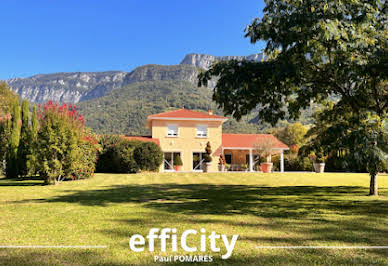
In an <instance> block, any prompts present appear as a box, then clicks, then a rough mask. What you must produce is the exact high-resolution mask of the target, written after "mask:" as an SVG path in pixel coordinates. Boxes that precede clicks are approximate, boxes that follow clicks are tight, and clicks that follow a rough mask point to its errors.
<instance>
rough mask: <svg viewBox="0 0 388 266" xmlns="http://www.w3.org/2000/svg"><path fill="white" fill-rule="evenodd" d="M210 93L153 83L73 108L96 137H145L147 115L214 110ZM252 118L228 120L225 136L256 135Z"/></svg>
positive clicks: (185, 84) (171, 83)
mask: <svg viewBox="0 0 388 266" xmlns="http://www.w3.org/2000/svg"><path fill="white" fill-rule="evenodd" d="M211 96H212V92H211V90H209V89H207V88H198V87H197V86H195V85H194V84H192V83H190V82H187V81H174V80H156V81H143V82H136V83H132V84H130V85H127V86H124V87H123V88H121V89H116V90H114V91H111V92H110V93H108V94H106V95H105V96H103V97H99V98H95V99H90V100H86V101H82V102H80V103H79V104H77V108H78V110H79V112H80V113H81V114H83V116H84V117H85V120H86V122H87V126H89V127H91V128H92V129H93V130H94V131H95V132H98V133H114V134H129V135H147V134H149V131H148V130H147V129H146V128H145V121H146V119H147V116H148V115H151V114H155V113H160V112H165V111H169V110H174V109H176V108H181V107H182V106H185V108H188V109H191V110H198V111H207V110H209V109H212V110H214V111H215V113H216V114H219V115H221V114H222V113H221V112H220V111H219V110H217V108H216V105H215V103H214V102H213V101H212V100H211ZM254 117H255V114H254V113H253V114H252V115H250V116H248V117H246V118H244V120H243V121H240V122H237V121H235V120H234V119H230V120H229V121H227V122H226V123H225V124H224V131H225V132H240V133H256V132H258V131H260V129H262V128H260V127H259V126H258V125H257V123H250V122H249V121H250V120H253V119H254Z"/></svg>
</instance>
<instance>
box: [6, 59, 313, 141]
mask: <svg viewBox="0 0 388 266" xmlns="http://www.w3.org/2000/svg"><path fill="white" fill-rule="evenodd" d="M262 58H263V55H261V54H256V55H250V56H221V57H219V56H212V55H204V54H188V55H186V56H185V58H184V59H183V60H182V61H181V63H180V64H178V65H144V66H140V67H137V68H135V69H134V70H133V71H131V72H124V71H106V72H75V73H55V74H40V75H35V76H32V77H29V78H16V79H9V80H6V82H7V83H8V84H9V86H10V87H11V89H12V90H13V91H15V92H17V93H18V94H19V95H20V96H21V97H22V98H25V99H28V100H30V101H31V102H35V103H42V102H47V101H48V100H53V101H56V102H68V103H70V102H71V103H77V106H78V108H79V111H80V112H81V113H82V114H83V115H84V117H85V119H86V123H87V126H88V127H91V128H92V129H93V130H94V131H95V132H96V133H114V134H134V135H144V134H148V133H149V132H148V130H147V129H146V128H145V125H144V122H145V120H146V118H147V116H148V115H150V114H154V113H159V112H164V111H168V110H172V109H176V108H180V107H182V106H183V105H184V106H185V107H186V108H189V109H192V110H199V111H207V110H209V109H212V110H214V112H215V113H216V114H220V115H221V114H222V112H221V111H220V110H218V109H217V108H216V105H215V103H214V102H213V101H212V90H211V89H209V88H203V87H200V88H199V87H198V86H197V75H198V73H199V72H200V71H203V70H206V69H208V68H209V66H210V65H211V64H212V63H214V62H216V61H218V60H229V59H236V60H256V61H257V60H262ZM214 85H215V81H213V82H212V83H210V86H209V87H210V88H211V87H214ZM311 112H312V110H308V111H306V112H303V113H302V118H301V120H302V122H303V121H304V122H309V121H310V120H311ZM257 114H258V111H257V110H255V111H253V112H252V113H251V114H249V115H248V116H245V117H244V118H243V119H242V120H241V121H238V122H237V121H236V120H234V119H229V120H228V121H227V122H226V123H225V124H224V126H223V128H224V129H223V130H224V132H234V133H257V132H261V131H263V130H266V129H268V128H269V126H268V125H265V124H262V123H260V121H259V120H258V118H257Z"/></svg>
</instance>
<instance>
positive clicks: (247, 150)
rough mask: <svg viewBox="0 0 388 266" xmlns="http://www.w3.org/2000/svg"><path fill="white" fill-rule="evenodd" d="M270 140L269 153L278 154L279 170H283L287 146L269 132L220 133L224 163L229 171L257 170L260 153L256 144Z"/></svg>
mask: <svg viewBox="0 0 388 266" xmlns="http://www.w3.org/2000/svg"><path fill="white" fill-rule="evenodd" d="M264 142H270V143H271V145H272V149H271V154H270V155H269V158H268V159H270V160H271V159H272V158H271V157H272V156H273V155H280V167H279V169H280V172H284V151H285V150H288V149H289V148H288V146H287V145H286V144H284V143H283V142H281V141H280V140H278V139H277V138H276V137H275V136H273V135H270V134H222V154H223V155H224V156H225V160H226V163H227V164H229V165H230V166H231V171H246V170H247V171H249V172H255V171H259V165H260V162H259V161H260V155H259V154H258V152H257V149H256V147H257V145H260V144H261V143H264Z"/></svg>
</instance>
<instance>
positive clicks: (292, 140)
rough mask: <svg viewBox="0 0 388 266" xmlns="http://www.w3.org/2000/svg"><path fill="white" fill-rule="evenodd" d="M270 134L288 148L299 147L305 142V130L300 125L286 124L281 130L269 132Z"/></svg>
mask: <svg viewBox="0 0 388 266" xmlns="http://www.w3.org/2000/svg"><path fill="white" fill-rule="evenodd" d="M270 133H271V134H273V135H275V136H276V137H277V138H278V139H279V140H281V141H282V142H284V143H285V144H287V145H288V146H292V145H297V146H298V147H299V146H301V145H302V144H304V142H305V135H306V133H307V128H306V127H305V126H303V125H302V124H301V123H293V124H287V125H286V126H285V127H282V128H278V129H275V130H270Z"/></svg>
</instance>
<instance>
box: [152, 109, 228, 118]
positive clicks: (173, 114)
mask: <svg viewBox="0 0 388 266" xmlns="http://www.w3.org/2000/svg"><path fill="white" fill-rule="evenodd" d="M163 118H166V119H169V118H183V119H205V120H207V119H210V120H226V119H227V118H226V117H223V116H218V115H213V114H209V113H204V112H197V111H191V110H188V109H185V108H181V109H178V110H175V111H170V112H164V113H160V114H154V115H150V116H148V119H163Z"/></svg>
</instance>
